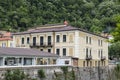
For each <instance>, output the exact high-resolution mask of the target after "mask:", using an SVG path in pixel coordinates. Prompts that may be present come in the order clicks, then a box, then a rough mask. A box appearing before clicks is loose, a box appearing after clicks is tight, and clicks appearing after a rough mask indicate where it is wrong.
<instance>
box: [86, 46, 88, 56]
mask: <svg viewBox="0 0 120 80" xmlns="http://www.w3.org/2000/svg"><path fill="white" fill-rule="evenodd" d="M86 57H88V48H86Z"/></svg>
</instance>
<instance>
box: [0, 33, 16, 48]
mask: <svg viewBox="0 0 120 80" xmlns="http://www.w3.org/2000/svg"><path fill="white" fill-rule="evenodd" d="M13 46H14V44H13V39H12V35H11V33H10V32H3V33H0V47H13Z"/></svg>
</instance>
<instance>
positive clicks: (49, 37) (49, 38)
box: [48, 36, 51, 45]
mask: <svg viewBox="0 0 120 80" xmlns="http://www.w3.org/2000/svg"><path fill="white" fill-rule="evenodd" d="M48 45H51V36H48Z"/></svg>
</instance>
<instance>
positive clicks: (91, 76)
mask: <svg viewBox="0 0 120 80" xmlns="http://www.w3.org/2000/svg"><path fill="white" fill-rule="evenodd" d="M68 67H69V71H70V70H72V69H73V70H74V71H75V76H76V80H107V78H108V76H109V74H108V70H109V69H108V67H84V68H82V67H80V68H78V67H74V68H73V67H72V66H68ZM7 69H20V70H22V71H24V72H25V73H26V74H28V75H30V77H32V78H37V77H38V75H37V71H38V70H40V69H43V70H44V71H45V74H46V79H45V80H54V77H55V75H54V71H55V72H61V73H62V71H61V66H24V67H5V68H0V80H2V79H3V76H2V75H3V74H4V73H5V71H6V70H7ZM61 78H62V79H61V80H64V79H63V76H61ZM68 80H69V79H68Z"/></svg>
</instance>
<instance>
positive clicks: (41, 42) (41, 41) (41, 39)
mask: <svg viewBox="0 0 120 80" xmlns="http://www.w3.org/2000/svg"><path fill="white" fill-rule="evenodd" d="M43 41H44V38H43V36H41V37H40V45H43Z"/></svg>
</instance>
